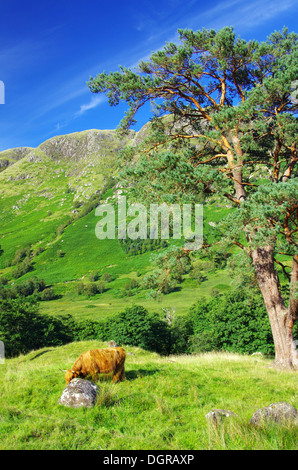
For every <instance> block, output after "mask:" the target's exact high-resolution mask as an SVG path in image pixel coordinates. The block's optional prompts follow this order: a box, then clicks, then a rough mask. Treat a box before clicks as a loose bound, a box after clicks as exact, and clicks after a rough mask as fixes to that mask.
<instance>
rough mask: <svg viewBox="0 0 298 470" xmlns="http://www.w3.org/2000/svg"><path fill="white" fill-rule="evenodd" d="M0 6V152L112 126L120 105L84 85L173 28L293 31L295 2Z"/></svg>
mask: <svg viewBox="0 0 298 470" xmlns="http://www.w3.org/2000/svg"><path fill="white" fill-rule="evenodd" d="M0 8H1V9H0V80H1V81H3V82H4V84H5V104H0V151H1V150H5V149H7V148H12V147H19V146H32V147H37V146H38V145H39V144H40V143H42V142H43V141H45V140H46V139H49V138H50V137H53V136H55V135H61V134H67V133H70V132H76V131H81V130H85V129H114V128H116V127H117V125H118V124H119V121H120V120H121V118H122V116H123V114H124V111H125V109H126V108H125V106H124V105H121V106H119V107H116V108H112V107H110V106H109V105H108V103H107V102H106V100H105V99H104V97H103V96H100V95H93V94H92V93H91V92H90V91H89V89H88V87H87V85H86V82H87V81H88V79H89V78H90V76H95V75H97V74H98V73H100V72H102V71H104V70H105V71H106V72H109V71H114V70H117V69H118V66H119V65H125V66H127V67H133V66H135V65H136V64H137V63H138V62H139V60H141V59H144V58H146V57H148V56H149V55H150V53H151V52H152V51H155V50H157V49H160V48H162V46H163V45H164V44H165V42H167V41H177V29H178V28H190V29H193V30H197V29H201V28H203V27H204V28H214V29H219V28H221V27H223V26H233V27H234V28H235V31H236V33H237V34H239V35H240V36H242V37H243V38H245V39H247V40H248V39H257V40H265V39H266V37H267V36H268V35H269V34H270V33H271V32H273V31H274V30H279V29H282V27H283V26H287V27H288V28H289V30H290V31H293V30H294V31H296V32H298V27H297V22H298V20H297V19H298V1H297V0H263V1H260V0H251V1H248V0H245V1H244V0H214V1H212V0H211V1H208V2H207V1H201V0H158V1H157V0H137V1H136V0H126V1H125V2H124V1H123V2H120V1H113V0H110V1H109V2H107V1H102V0H88V1H86V0H85V1H83V0H59V1H58V0H51V1H49V0H43V1H41V0H39V1H35V0H31V1H29V2H28V1H23V0H9V1H3V0H0ZM297 78H298V77H297ZM147 118H148V115H147V114H146V113H143V114H142V115H141V116H140V121H139V123H138V125H137V126H136V127H135V129H136V130H138V129H139V128H140V127H141V125H142V124H144V122H145V121H146V120H147Z"/></svg>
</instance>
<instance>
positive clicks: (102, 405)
mask: <svg viewBox="0 0 298 470" xmlns="http://www.w3.org/2000/svg"><path fill="white" fill-rule="evenodd" d="M104 346H105V344H103V343H99V342H96V341H89V342H82V343H72V344H68V345H66V346H63V347H57V348H45V349H42V350H39V351H32V352H31V353H30V354H28V355H26V356H20V357H18V358H14V359H10V360H6V362H5V364H4V365H0V368H1V377H0V390H1V404H0V421H1V425H0V442H1V444H0V448H1V449H53V450H62V449H103V450H113V449H120V450H123V449H126V450H131V449H147V450H153V449H157V450H167V449H169V450H171V449H172V450H182V449H184V450H186V449H188V450H195V449H262V450H263V449H264V450H267V449H268V450H269V449H270V450H271V449H272V450H273V449H275V450H284V449H295V448H296V445H297V444H296V443H297V437H298V436H297V434H298V433H297V428H294V427H291V426H287V427H285V426H278V425H271V426H266V427H262V428H256V427H254V426H252V425H250V424H249V420H250V418H251V416H252V415H253V413H254V412H255V411H256V410H257V409H258V408H261V407H264V406H268V405H269V404H270V403H273V402H277V401H287V402H288V403H290V404H292V405H293V406H295V407H296V408H297V404H298V400H297V373H295V372H285V371H278V370H275V369H272V368H270V367H268V365H269V364H270V361H268V360H266V359H263V358H261V357H256V356H254V357H252V356H250V357H249V356H240V355H237V354H225V353H217V354H213V353H209V354H202V355H194V356H171V357H161V356H159V355H157V354H155V353H149V352H147V351H144V350H142V349H139V348H135V347H126V351H127V353H128V354H127V361H126V377H127V380H126V381H125V382H122V383H119V384H112V383H111V381H110V380H109V379H107V378H102V379H100V381H99V383H98V385H99V387H100V395H99V399H98V402H97V404H96V406H95V407H94V408H92V409H70V408H66V407H63V406H61V405H58V403H57V401H58V398H59V397H60V395H61V393H62V391H63V389H64V386H65V383H64V373H63V371H62V369H66V368H68V367H70V366H71V365H72V363H73V362H74V361H75V360H76V358H77V357H78V355H79V354H80V353H81V352H83V351H85V350H87V349H92V348H96V347H104ZM213 408H224V409H230V410H232V411H233V412H234V413H235V414H236V416H234V417H233V418H228V419H226V420H225V421H224V422H223V423H222V424H221V425H220V426H214V425H213V424H212V423H210V422H209V421H207V420H206V418H205V415H206V414H207V413H208V412H209V411H210V410H211V409H213Z"/></svg>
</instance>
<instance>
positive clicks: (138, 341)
mask: <svg viewBox="0 0 298 470" xmlns="http://www.w3.org/2000/svg"><path fill="white" fill-rule="evenodd" d="M108 334H109V336H110V338H113V340H115V341H116V342H117V343H118V344H127V345H130V346H138V347H140V348H144V349H148V350H153V351H156V352H159V353H162V354H167V353H168V344H169V327H168V325H167V324H166V323H165V322H164V321H162V320H161V319H160V317H159V315H158V314H157V313H148V311H147V310H146V309H145V308H144V307H142V306H139V305H134V306H132V307H130V308H127V309H126V310H125V311H124V312H121V313H119V314H118V315H116V316H115V317H113V318H112V319H111V320H110V323H109V325H108Z"/></svg>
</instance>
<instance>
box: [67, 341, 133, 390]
mask: <svg viewBox="0 0 298 470" xmlns="http://www.w3.org/2000/svg"><path fill="white" fill-rule="evenodd" d="M125 357H126V354H125V351H124V349H123V348H120V347H119V348H105V349H93V350H91V351H86V352H84V353H82V354H81V355H80V357H79V358H78V359H77V360H76V362H75V363H74V365H73V366H72V368H71V369H69V370H68V371H66V374H65V382H66V385H67V384H69V382H70V381H71V380H72V379H75V378H77V377H81V378H82V377H86V376H88V375H90V376H91V377H92V379H93V380H95V381H96V380H97V379H98V374H108V373H110V372H113V379H112V382H113V383H114V382H118V381H122V380H125V372H124V363H125Z"/></svg>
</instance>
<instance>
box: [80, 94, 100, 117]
mask: <svg viewBox="0 0 298 470" xmlns="http://www.w3.org/2000/svg"><path fill="white" fill-rule="evenodd" d="M105 101H106V98H105V96H102V95H95V96H92V98H91V100H90V101H89V103H86V104H82V105H81V107H80V109H79V111H77V112H76V113H75V115H76V116H81V115H82V114H84V113H86V111H89V110H90V109H93V108H97V106H99V105H100V104H102V103H104V102H105Z"/></svg>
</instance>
